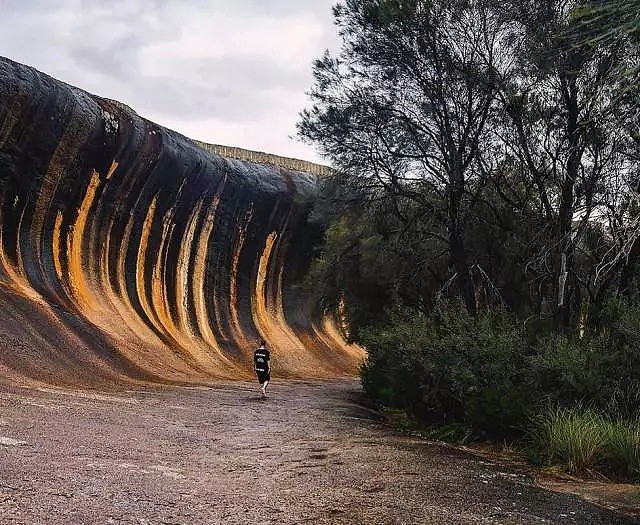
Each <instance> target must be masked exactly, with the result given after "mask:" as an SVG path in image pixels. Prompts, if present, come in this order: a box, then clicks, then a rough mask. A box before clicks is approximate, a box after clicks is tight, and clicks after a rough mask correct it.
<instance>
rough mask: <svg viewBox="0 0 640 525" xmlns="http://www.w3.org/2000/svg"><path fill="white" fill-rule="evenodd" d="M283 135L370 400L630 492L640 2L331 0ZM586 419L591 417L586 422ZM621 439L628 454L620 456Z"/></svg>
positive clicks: (320, 286) (635, 388) (317, 275)
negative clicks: (321, 177) (297, 107)
mask: <svg viewBox="0 0 640 525" xmlns="http://www.w3.org/2000/svg"><path fill="white" fill-rule="evenodd" d="M334 15H335V20H336V24H337V26H338V29H339V34H340V36H341V38H342V47H341V50H340V52H339V53H338V54H337V55H335V56H332V55H330V54H328V53H327V54H325V55H324V56H323V57H322V58H320V59H318V60H317V61H316V63H315V65H314V69H313V73H314V79H315V81H314V85H313V87H312V90H311V92H310V96H311V101H312V104H311V106H310V107H309V108H307V109H306V110H304V111H303V113H302V114H301V120H300V123H299V134H300V136H301V137H303V138H304V139H306V140H308V141H310V142H312V143H314V144H316V145H317V146H318V147H319V149H320V150H321V151H322V153H324V154H325V155H326V156H327V158H328V159H330V161H331V163H332V166H333V168H334V172H333V173H332V175H331V176H330V177H328V178H326V180H325V184H324V188H323V191H322V195H321V196H320V198H319V200H318V203H317V206H316V210H315V215H316V219H317V220H318V221H319V222H322V223H323V224H324V225H325V227H326V243H325V245H324V247H323V248H322V251H321V252H320V253H319V254H318V257H317V259H316V261H315V264H314V266H313V268H312V269H311V272H310V275H309V282H311V283H313V294H314V297H315V300H316V303H317V305H318V307H319V308H322V309H324V310H326V311H328V312H336V311H339V312H340V315H341V316H343V317H344V319H345V321H346V324H347V325H348V327H349V330H348V335H349V337H350V338H351V339H353V340H354V341H357V342H359V343H361V344H363V345H365V346H366V348H367V350H368V359H367V361H366V363H364V365H363V368H362V381H363V384H364V387H365V389H366V391H367V392H368V393H369V394H370V395H371V396H372V397H373V398H374V399H376V400H377V401H378V402H380V403H381V404H383V405H385V406H389V407H392V408H396V409H401V410H405V411H407V413H408V414H410V416H411V417H414V418H416V419H417V420H419V421H420V422H422V423H423V424H425V425H428V426H432V425H437V424H440V425H449V426H451V425H453V427H452V428H466V429H468V430H469V432H473V433H474V434H476V435H480V436H486V437H489V438H494V439H505V438H508V439H521V440H522V442H527V443H530V444H531V443H533V444H532V445H531V447H532V450H533V452H532V454H533V455H535V456H536V457H538V458H539V459H540V460H541V461H562V462H566V463H567V464H568V465H569V466H570V468H571V469H572V470H574V471H580V470H587V469H590V468H592V467H594V466H595V467H597V468H600V469H601V470H603V471H607V472H610V473H612V474H613V475H616V476H622V477H626V478H631V479H635V478H636V477H637V468H636V466H635V465H636V463H635V462H636V459H634V458H636V457H637V454H638V447H637V443H636V441H634V440H636V436H637V419H636V418H637V414H638V410H639V409H640V280H639V279H638V269H639V264H640V194H639V188H640V170H639V169H638V168H639V164H638V160H639V159H640V119H639V114H640V113H639V111H638V109H639V107H640V68H639V67H638V65H639V64H640V60H639V59H640V31H639V24H638V20H639V16H640V5H639V4H638V2H636V1H635V0H620V1H617V0H616V1H615V2H577V1H571V0H566V1H560V0H536V1H528V0H527V1H524V2H523V1H518V2H515V1H514V2H511V1H506V2H505V1H500V2H498V1H493V0H455V1H451V0H431V1H427V0H343V1H341V2H339V3H338V4H337V5H336V7H335V8H334ZM582 407H589V408H588V409H586V408H582ZM634 443H636V444H634Z"/></svg>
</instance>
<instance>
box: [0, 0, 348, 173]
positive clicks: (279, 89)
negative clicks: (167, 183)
mask: <svg viewBox="0 0 640 525" xmlns="http://www.w3.org/2000/svg"><path fill="white" fill-rule="evenodd" d="M333 3H334V0H271V1H269V2H265V1H264V0H235V1H234V2H228V1H222V0H217V1H208V0H188V1H187V0H135V1H134V0H112V1H110V2H104V1H102V0H58V1H57V2H55V3H53V2H45V1H42V0H31V1H29V0H0V20H2V26H3V27H2V29H3V30H2V31H0V54H3V55H5V56H8V57H9V58H12V59H14V60H17V61H19V62H23V63H25V64H28V65H32V66H34V67H36V68H38V69H40V70H42V71H44V72H46V73H49V74H50V75H52V76H54V77H56V78H59V79H61V80H63V81H65V82H68V83H70V84H74V85H76V86H78V87H81V88H83V89H85V90H87V91H90V92H92V93H96V94H98V95H101V96H105V97H108V98H113V99H117V100H120V101H122V102H124V103H126V104H128V105H129V106H131V107H132V108H134V109H135V110H136V111H138V112H139V113H140V114H141V115H143V116H145V117H147V118H149V119H151V120H153V121H155V122H157V123H159V124H162V125H165V126H167V127H170V128H172V129H175V130H176V131H179V132H180V133H183V134H185V135H187V136H190V137H193V138H197V139H200V140H204V141H208V142H214V143H218V144H228V145H233V146H240V147H246V148H251V149H257V150H261V151H268V152H270V153H276V154H281V155H286V156H292V157H298V158H304V159H308V160H316V161H317V160H318V156H317V155H316V154H315V152H314V151H313V148H311V147H310V146H308V145H303V144H300V143H297V142H295V141H293V140H291V139H290V138H289V137H290V136H291V135H294V134H295V122H296V121H297V114H298V112H299V111H300V110H301V109H302V108H303V107H304V106H305V105H306V104H307V98H306V96H305V91H306V90H308V89H309V88H310V87H311V81H312V78H311V63H312V61H313V60H314V59H315V58H317V57H319V56H320V55H321V54H322V53H323V51H324V50H325V49H326V48H331V49H335V48H336V47H337V36H336V34H335V29H334V27H333V25H332V20H331V6H332V4H333ZM52 6H54V7H52Z"/></svg>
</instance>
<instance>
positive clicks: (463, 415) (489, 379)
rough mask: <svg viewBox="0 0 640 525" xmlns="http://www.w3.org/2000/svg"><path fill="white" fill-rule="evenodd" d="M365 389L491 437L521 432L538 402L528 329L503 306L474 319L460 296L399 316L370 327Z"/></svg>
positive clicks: (435, 420)
mask: <svg viewBox="0 0 640 525" xmlns="http://www.w3.org/2000/svg"><path fill="white" fill-rule="evenodd" d="M361 335H362V336H363V342H364V344H365V345H366V347H367V350H368V360H367V362H366V363H365V365H364V366H363V368H362V380H363V385H364V388H365V390H366V391H367V392H368V393H369V394H370V395H371V396H372V397H374V398H375V399H377V400H378V401H379V402H381V403H382V404H385V405H388V406H392V407H396V408H402V409H405V410H408V411H409V412H410V413H411V414H413V415H414V416H415V417H416V418H418V420H420V421H421V422H422V423H423V424H425V425H428V426H431V425H433V424H451V423H462V424H464V425H466V426H468V427H469V428H472V429H474V430H476V431H478V432H480V433H482V434H484V435H486V436H490V437H502V436H508V435H513V434H514V433H517V432H518V428H519V426H520V423H521V421H522V420H523V419H524V418H525V417H526V415H527V413H528V412H527V410H528V407H529V405H530V401H529V400H528V399H527V395H526V391H527V389H526V388H525V387H524V385H525V383H526V381H525V377H524V376H525V375H526V368H525V367H524V366H523V365H524V356H525V354H526V349H525V347H524V337H523V333H522V330H521V328H520V327H519V326H518V324H517V323H515V322H514V320H513V319H512V318H511V317H510V316H508V315H506V314H505V313H504V312H502V311H496V312H487V313H485V314H483V315H481V316H480V317H479V318H477V319H473V318H472V317H471V316H470V315H469V314H468V313H467V312H466V310H465V309H464V307H463V306H462V305H461V304H460V303H457V302H451V303H445V304H443V305H440V306H439V307H438V308H437V309H435V310H434V311H433V312H432V314H431V315H429V316H425V315H420V314H415V315H413V316H412V317H409V318H407V317H406V316H403V317H400V316H397V315H396V316H392V318H391V322H390V323H389V325H388V326H387V327H384V328H370V329H368V330H366V331H363V332H362V334H361Z"/></svg>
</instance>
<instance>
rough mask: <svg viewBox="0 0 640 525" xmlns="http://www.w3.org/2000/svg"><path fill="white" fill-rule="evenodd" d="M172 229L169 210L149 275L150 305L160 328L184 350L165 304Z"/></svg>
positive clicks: (180, 335) (167, 305) (163, 221)
mask: <svg viewBox="0 0 640 525" xmlns="http://www.w3.org/2000/svg"><path fill="white" fill-rule="evenodd" d="M173 228H174V225H173V223H172V222H171V209H169V210H167V212H166V213H165V216H164V218H163V220H162V237H161V240H160V247H159V248H158V253H157V258H156V261H155V263H154V265H153V273H152V274H151V303H152V305H153V311H154V314H155V317H156V319H157V320H158V321H159V323H160V326H161V328H162V329H163V330H164V332H165V333H166V334H167V335H168V336H169V337H170V338H171V339H173V341H174V343H175V345H176V346H177V347H180V348H184V345H182V344H181V340H182V334H180V331H179V330H178V329H177V328H176V326H175V324H174V322H173V319H172V317H171V312H170V310H169V304H168V302H167V282H166V281H167V280H166V276H165V269H166V267H167V256H168V247H169V241H170V239H171V235H172V233H173Z"/></svg>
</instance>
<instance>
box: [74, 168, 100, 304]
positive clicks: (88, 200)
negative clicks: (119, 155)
mask: <svg viewBox="0 0 640 525" xmlns="http://www.w3.org/2000/svg"><path fill="white" fill-rule="evenodd" d="M99 184H100V175H99V174H98V172H97V171H95V170H94V171H93V172H92V173H91V179H90V181H89V186H88V187H87V191H86V193H85V195H84V198H83V199H82V204H81V205H80V208H79V209H78V218H77V219H76V221H75V223H74V224H73V226H72V233H71V235H70V236H69V237H68V239H67V259H68V263H69V276H68V277H69V285H70V287H71V290H72V292H73V295H74V297H75V299H76V301H77V302H78V306H80V307H81V308H82V307H88V308H90V309H95V308H96V302H95V300H94V298H93V295H92V293H91V285H90V284H89V283H88V282H87V279H86V277H85V274H84V268H83V249H82V248H83V239H84V233H85V227H86V225H87V218H88V215H89V210H90V209H91V204H92V203H93V199H94V198H95V195H96V190H97V188H98V185H99Z"/></svg>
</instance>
